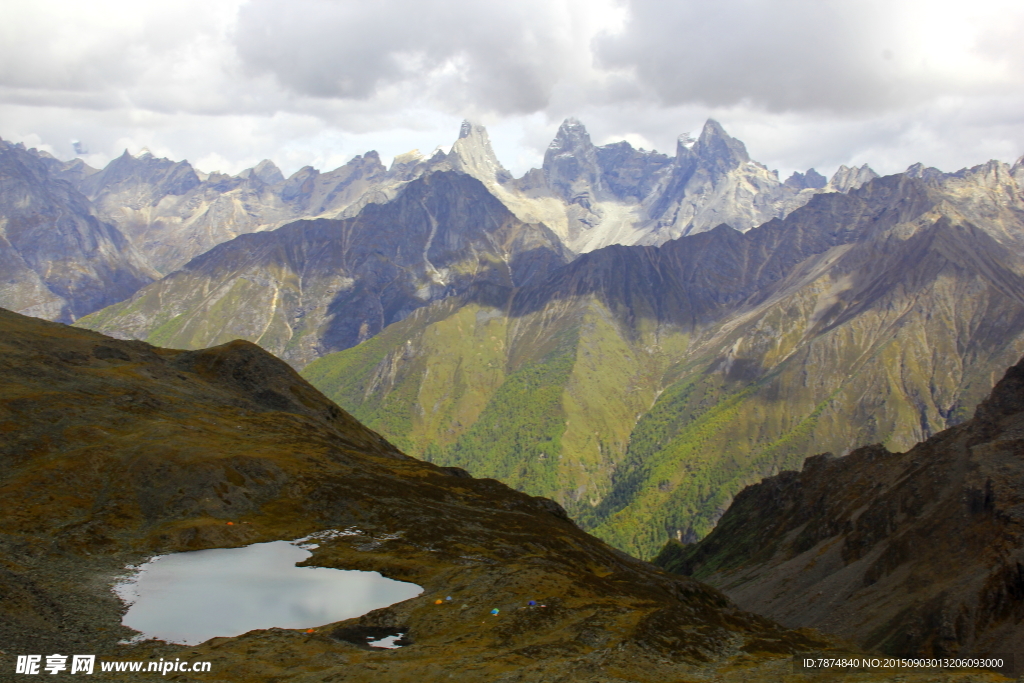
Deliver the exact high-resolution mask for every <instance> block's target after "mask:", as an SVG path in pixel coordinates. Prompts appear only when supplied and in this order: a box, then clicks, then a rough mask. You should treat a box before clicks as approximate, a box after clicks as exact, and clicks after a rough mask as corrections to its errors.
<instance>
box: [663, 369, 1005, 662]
mask: <svg viewBox="0 0 1024 683" xmlns="http://www.w3.org/2000/svg"><path fill="white" fill-rule="evenodd" d="M1021 434H1024V362H1021V363H1018V364H1017V365H1016V366H1013V367H1011V368H1010V369H1009V370H1008V371H1007V373H1006V375H1005V376H1004V377H1003V379H1002V380H1000V382H999V383H998V384H997V385H996V387H995V389H994V390H993V391H992V393H991V395H990V396H989V397H988V398H987V399H985V400H984V401H982V403H981V404H980V405H979V406H978V408H977V411H976V412H975V414H974V417H973V418H972V419H970V420H968V421H967V422H964V423H963V424H961V425H959V426H956V427H953V428H950V429H947V430H944V431H942V432H940V433H938V434H936V435H935V436H933V437H931V438H929V439H928V440H926V441H924V442H923V443H920V444H917V445H916V446H914V447H913V448H911V449H909V450H908V451H906V452H903V453H900V452H895V453H894V452H890V451H889V450H887V449H886V448H885V447H883V446H881V445H874V446H866V447H863V448H859V449H857V450H855V451H853V452H852V453H850V454H849V455H848V456H845V457H843V458H835V457H833V456H832V455H831V454H824V455H818V456H815V457H813V458H809V459H808V460H807V461H806V462H805V463H804V466H803V470H802V471H800V472H795V471H794V472H783V473H781V474H779V475H777V476H775V477H771V478H768V479H765V480H764V481H763V482H761V483H760V484H756V485H754V486H750V487H748V488H746V489H744V490H743V491H742V492H741V493H740V494H739V495H737V497H736V500H735V501H734V502H733V504H732V506H731V507H730V508H729V510H728V512H726V514H725V516H724V517H723V518H722V521H721V522H720V523H719V525H718V527H716V529H715V530H714V531H713V532H712V533H711V534H710V535H709V536H708V537H707V538H705V539H704V540H703V541H701V542H700V543H697V544H695V545H686V546H684V545H680V544H678V543H672V544H670V545H669V546H667V547H666V548H665V549H664V550H663V551H662V553H661V554H660V555H659V556H658V558H657V560H656V563H657V564H659V565H661V566H663V567H666V568H668V569H670V570H672V571H677V572H681V573H684V574H692V575H694V576H697V577H700V578H701V579H703V580H706V581H710V582H711V583H712V584H714V585H716V586H718V587H720V588H722V589H723V590H724V591H725V592H726V593H727V594H729V595H730V596H731V597H732V598H733V599H735V600H737V602H738V603H739V604H740V605H742V606H744V607H745V608H746V609H751V610H755V611H757V612H759V613H761V614H765V615H767V616H770V617H771V618H774V619H778V620H779V621H780V622H781V623H783V624H786V625H789V626H791V627H796V626H811V627H815V628H820V629H822V630H825V631H829V632H832V633H836V634H840V635H842V636H844V637H848V638H851V639H853V640H855V641H856V642H858V643H860V644H861V645H863V646H865V647H870V648H879V649H881V650H882V651H885V652H893V653H920V654H928V655H933V654H934V655H954V654H960V653H971V654H979V655H980V654H985V653H1008V652H1016V653H1019V652H1021V651H1024V627H1022V625H1021V622H1022V620H1024V594H1022V592H1021V590H1020V582H1021V573H1022V567H1024V527H1022V521H1024V488H1022V486H1021V482H1022V481H1024V461H1022V459H1021V456H1022V455H1024V451H1022V441H1021V439H1020V437H1021Z"/></svg>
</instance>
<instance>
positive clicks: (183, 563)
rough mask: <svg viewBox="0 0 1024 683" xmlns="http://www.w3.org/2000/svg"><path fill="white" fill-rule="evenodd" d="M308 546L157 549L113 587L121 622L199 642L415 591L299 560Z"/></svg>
mask: <svg viewBox="0 0 1024 683" xmlns="http://www.w3.org/2000/svg"><path fill="white" fill-rule="evenodd" d="M310 555H311V553H310V552H309V551H308V550H306V549H304V548H302V547H299V546H297V545H295V544H294V543H289V542H288V541H274V542H272V543H257V544H255V545H250V546H247V547H245V548H224V549H215V550H197V551H195V552H188V553H177V554H174V555H161V556H159V557H155V558H153V559H152V560H150V561H149V562H147V563H145V564H143V565H142V566H141V567H140V568H139V571H138V572H137V573H136V574H135V575H134V576H132V577H131V578H130V579H129V580H127V581H125V582H123V583H120V584H119V585H118V586H116V587H115V592H117V594H118V595H119V596H120V597H121V599H122V600H124V601H125V602H128V603H131V607H130V608H129V609H128V612H127V613H126V614H125V615H124V618H123V619H122V623H123V624H124V625H125V626H129V627H131V628H133V629H135V630H137V631H140V632H142V634H143V636H144V637H146V638H159V639H161V640H166V641H168V642H172V643H181V644H184V645H196V644H198V643H201V642H203V641H205V640H209V639H210V638H214V637H217V636H237V635H240V634H242V633H245V632H247V631H251V630H253V629H258V628H271V627H279V628H311V627H316V626H320V625H321V624H329V623H331V622H334V621H340V620H342V619H348V618H351V617H357V616H360V615H362V614H366V613H367V612H369V611H371V610H374V609H378V608H380V607H387V606H388V605H393V604H394V603H396V602H401V601H402V600H408V599H409V598H413V597H416V596H417V595H419V594H420V593H421V592H422V591H423V589H422V588H421V587H420V586H417V585H415V584H412V583H404V582H402V581H393V580H391V579H387V578H384V577H383V576H381V575H380V574H378V573H377V572H361V571H348V570H339V569H326V568H323V567H296V566H295V563H296V562H301V561H302V560H304V559H306V558H307V557H309V556H310Z"/></svg>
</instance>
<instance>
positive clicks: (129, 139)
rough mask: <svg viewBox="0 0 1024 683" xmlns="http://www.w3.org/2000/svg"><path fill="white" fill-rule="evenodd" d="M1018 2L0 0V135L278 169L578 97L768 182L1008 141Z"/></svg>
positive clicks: (589, 109) (1022, 118)
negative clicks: (713, 145)
mask: <svg viewBox="0 0 1024 683" xmlns="http://www.w3.org/2000/svg"><path fill="white" fill-rule="evenodd" d="M1021 36H1024V3H1021V2H1020V0H971V1H970V2H962V1H956V2H950V1H945V0H886V1H884V2H883V1H876V0H715V1H714V2H710V1H709V0H515V1H514V2H498V1H491V2H482V1H481V0H377V1H376V2H365V1H364V0H359V1H357V0H175V1H174V2H163V1H162V0H151V1H148V2H138V0H130V1H129V0H104V1H92V0H76V1H69V0H33V2H24V1H22V0H0V137H3V138H5V139H8V140H14V141H18V142H24V143H26V144H27V145H29V146H35V147H39V148H41V149H45V150H46V151H49V152H50V153H52V154H54V155H56V156H58V157H60V158H71V157H72V156H74V155H75V149H74V145H73V143H74V142H76V141H77V142H78V143H79V145H80V147H79V149H81V150H83V151H86V153H84V154H82V156H83V158H85V160H86V161H87V162H89V163H91V164H92V165H94V166H102V165H103V164H105V163H106V162H107V161H108V160H109V159H110V158H112V157H113V156H116V155H118V154H120V153H121V152H122V151H123V150H124V149H126V148H127V149H128V150H129V151H131V152H133V153H137V152H138V151H139V150H141V149H142V148H143V147H148V148H149V149H150V150H152V152H153V153H155V154H157V155H158V156H167V157H170V158H172V159H184V158H187V159H188V160H190V161H191V162H193V163H194V164H195V165H196V166H197V167H198V168H200V169H201V170H204V171H213V170H220V171H226V172H237V171H239V170H241V169H243V168H246V167H248V166H252V165H254V164H255V163H257V162H258V161H259V160H261V159H263V158H270V159H273V160H274V161H275V162H276V163H277V164H278V165H279V166H281V168H282V169H283V170H284V171H285V173H286V174H288V173H291V172H293V171H295V170H297V169H298V168H300V167H301V166H303V165H306V164H310V165H313V166H316V167H317V168H321V169H330V168H334V167H336V166H339V165H340V164H342V163H344V162H345V161H347V160H348V159H349V158H351V157H352V156H354V155H355V154H360V153H362V152H364V151H366V150H369V149H376V150H378V151H379V152H380V154H381V156H382V157H384V159H385V162H387V161H388V160H389V159H390V157H392V156H394V155H395V154H400V153H402V152H405V151H408V150H410V149H413V148H419V149H420V150H421V151H423V152H430V151H431V150H433V149H434V148H435V147H437V146H441V147H443V148H444V149H447V148H448V147H449V146H450V145H451V143H452V142H453V141H454V139H455V137H456V136H457V133H458V127H459V123H460V122H461V120H462V119H464V118H469V119H471V120H474V121H479V122H481V123H483V124H485V125H486V126H487V127H488V130H489V131H490V133H491V138H492V140H493V142H494V146H495V149H496V151H497V153H498V157H499V158H500V159H501V161H502V162H503V163H504V164H505V166H507V167H508V168H509V169H510V170H512V171H513V172H514V173H515V174H516V175H520V174H522V173H523V172H525V171H526V170H527V169H529V168H530V167H532V166H537V165H539V164H540V160H541V158H542V156H543V152H544V148H545V147H546V146H547V144H548V142H549V141H550V140H551V138H552V137H553V135H554V132H555V130H556V129H557V127H558V125H559V123H560V122H561V121H562V120H563V119H564V118H565V117H567V116H576V117H577V118H579V119H580V120H582V121H583V123H584V124H585V125H586V126H587V128H588V130H589V131H590V134H591V137H592V138H593V139H594V141H595V142H596V143H598V144H603V143H606V142H612V141H616V140H622V139H626V140H629V141H630V142H631V143H633V144H634V146H638V147H644V148H647V149H652V148H653V149H658V150H660V151H663V152H668V153H672V152H674V149H675V140H676V138H677V137H678V136H679V135H680V134H681V133H686V132H691V133H694V134H696V133H698V132H699V130H700V128H701V126H702V125H703V122H704V120H705V119H707V118H708V117H713V118H716V119H718V120H719V121H720V122H721V123H722V124H723V125H724V126H725V128H726V130H727V131H728V132H730V133H731V134H732V135H734V136H736V137H738V138H740V139H741V140H743V141H744V142H746V144H747V148H748V149H749V151H750V153H751V156H752V157H753V158H755V159H757V160H759V161H761V162H763V163H765V164H767V165H768V166H769V168H777V169H779V170H780V173H781V174H782V175H783V177H785V176H786V175H788V174H789V173H790V172H791V171H793V170H803V169H806V168H808V167H811V166H814V167H816V168H817V169H818V170H820V171H823V172H825V173H831V172H832V171H834V170H835V168H836V167H837V166H838V165H839V164H846V165H852V164H857V165H859V164H862V163H869V164H870V165H871V166H872V167H874V168H875V169H876V170H878V171H880V172H883V173H886V172H896V171H900V170H903V169H904V168H906V167H907V166H908V165H909V164H911V163H914V162H917V161H922V162H924V163H925V164H927V165H932V166H937V167H939V168H941V169H943V170H956V169H957V168H960V167H963V166H969V165H973V164H977V163H981V162H984V161H986V160H988V159H990V158H997V159H1002V160H1004V161H1013V160H1015V159H1016V158H1018V157H1019V156H1020V155H1021V154H1024V40H1022V39H1021Z"/></svg>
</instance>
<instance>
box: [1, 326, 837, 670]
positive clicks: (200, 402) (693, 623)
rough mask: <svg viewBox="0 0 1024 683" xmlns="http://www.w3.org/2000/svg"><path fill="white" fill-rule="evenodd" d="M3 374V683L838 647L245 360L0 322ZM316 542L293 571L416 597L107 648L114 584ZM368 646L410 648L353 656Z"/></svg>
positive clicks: (701, 656) (698, 659)
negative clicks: (208, 635) (6, 674)
mask: <svg viewBox="0 0 1024 683" xmlns="http://www.w3.org/2000/svg"><path fill="white" fill-rule="evenodd" d="M0 373H2V375H3V377H4V382H3V383H0V430H2V433H3V434H4V438H3V439H2V440H0V528H3V534H2V535H0V615H2V618H0V642H2V643H3V645H4V653H6V654H2V653H0V656H2V657H4V660H3V663H4V666H5V668H6V667H7V666H10V667H12V668H11V669H6V670H8V671H11V670H13V666H14V664H13V656H12V655H11V653H12V652H13V653H32V652H40V651H45V652H51V653H52V652H69V651H70V652H89V653H94V654H97V655H99V657H100V659H101V660H102V659H117V660H121V661H123V660H139V659H147V658H150V657H152V658H154V659H155V658H157V657H163V658H165V659H166V660H169V661H174V660H175V659H176V658H181V659H183V660H189V659H194V660H200V661H211V660H212V661H214V662H215V666H216V667H217V669H216V671H214V672H213V674H212V675H215V676H216V675H220V676H228V677H230V679H231V680H232V681H244V682H248V681H266V680H267V678H268V676H273V677H274V678H276V679H278V680H282V681H305V680H313V679H317V680H324V679H330V680H337V681H365V680H367V678H368V677H369V678H372V679H373V680H379V681H408V680H412V679H417V680H423V679H427V680H442V679H444V680H447V679H449V678H452V677H455V678H457V679H458V680H460V681H471V682H475V681H494V680H499V679H500V678H501V677H502V676H507V675H508V674H510V673H511V674H512V675H514V676H516V677H521V678H522V679H523V680H607V679H609V677H611V679H612V680H614V679H618V680H650V679H651V678H652V677H653V678H655V679H657V680H680V679H688V678H694V677H696V678H700V677H704V676H715V677H716V678H718V679H720V680H723V681H730V682H733V681H741V680H745V681H750V680H766V681H767V680H778V678H779V675H780V672H781V673H785V672H788V671H789V670H790V667H791V664H790V659H789V657H788V656H787V653H791V652H796V651H802V650H806V649H809V648H815V649H820V648H828V647H830V645H831V643H830V642H829V641H827V640H825V639H823V638H819V637H817V636H816V635H815V634H813V633H807V632H793V631H787V630H785V629H782V628H780V627H778V626H777V625H775V624H773V623H772V622H770V621H768V620H766V619H764V618H761V617H757V616H755V615H751V614H747V613H744V612H741V611H740V610H738V609H736V608H735V607H734V606H733V605H732V604H730V603H729V601H728V600H726V599H725V598H724V597H723V596H722V595H721V594H720V593H719V592H718V591H716V590H714V589H712V588H709V587H707V586H704V585H702V584H700V583H698V582H696V581H694V580H692V579H688V578H685V577H678V576H671V575H668V574H665V573H662V572H660V571H657V570H656V569H655V568H653V567H652V566H651V565H648V564H646V563H643V562H640V561H638V560H635V559H633V558H631V557H628V556H626V555H624V554H622V553H620V552H618V551H615V550H613V549H612V548H610V547H608V546H607V545H605V544H603V543H601V542H600V541H598V540H597V539H595V538H593V537H591V536H588V535H587V534H585V533H584V532H583V531H581V530H580V529H579V528H577V527H576V526H575V525H574V524H572V523H571V522H570V521H568V519H567V518H566V517H565V514H564V512H563V511H562V510H561V509H560V508H559V507H558V506H557V505H555V504H554V503H552V502H551V501H548V500H543V499H537V498H532V497H530V496H528V495H524V494H522V493H518V492H516V491H513V490H511V489H509V488H508V487H506V486H504V485H502V484H500V483H498V482H496V481H493V480H488V479H474V478H472V477H468V476H467V475H466V474H465V472H461V471H458V470H452V469H447V470H446V469H443V468H440V467H437V466H435V465H431V464H429V463H424V462H421V461H418V460H414V459H411V458H407V457H405V456H403V455H402V454H401V453H400V452H398V451H396V450H395V449H394V447H393V446H391V445H390V444H389V443H387V442H386V441H384V440H383V439H382V438H381V437H380V436H379V435H377V434H375V433H374V432H372V431H370V430H368V429H366V428H365V427H363V426H362V425H360V424H359V423H358V422H356V421H355V420H354V419H353V418H352V417H351V416H350V415H348V414H347V413H345V412H344V411H343V410H341V409H339V408H338V407H337V406H336V405H334V404H333V403H331V402H330V401H329V400H327V399H326V398H325V397H324V396H323V395H321V394H320V393H319V392H318V391H316V390H315V389H314V388H313V387H311V386H310V385H308V384H306V383H305V382H304V381H303V380H302V379H301V378H300V377H299V376H298V375H297V374H296V373H295V372H294V371H293V370H292V369H291V368H290V367H288V366H287V365H286V364H284V363H282V362H281V361H279V360H277V359H275V358H274V357H272V356H271V355H270V354H268V353H266V352H265V351H263V350H261V349H259V348H258V347H256V346H254V345H252V344H250V343H248V342H243V341H235V342H232V343H229V344H225V345H223V346H219V347H215V348H210V349H203V350H197V351H173V350H168V349H161V348H156V347H153V346H150V345H148V344H145V343H142V342H136V341H121V340H116V339H111V338H109V337H104V336H103V335H100V334H97V333H95V332H91V331H88V330H82V329H76V328H69V327H66V326H63V325H58V324H54V323H48V322H45V321H41V320H38V319H33V318H27V317H24V316H19V315H17V314H13V313H10V312H8V311H4V310H0ZM342 529H345V530H347V531H348V533H346V534H338V533H333V534H332V533H331V532H332V531H335V532H337V531H339V530H342ZM316 532H327V533H326V534H324V538H323V539H322V540H319V541H318V542H319V547H317V548H316V550H315V552H314V554H313V557H312V558H310V560H309V561H307V563H306V564H309V565H313V566H322V567H334V568H339V569H359V570H364V571H378V572H381V573H382V574H384V575H386V576H389V577H393V578H395V579H399V580H405V581H411V582H415V583H417V584H419V585H421V586H422V587H423V589H424V593H423V594H422V595H421V596H420V597H417V598H413V599H411V600H406V601H404V602H401V603H398V604H396V605H392V606H391V607H388V608H385V609H379V610H375V611H373V612H371V613H369V614H367V615H365V616H363V617H359V618H355V619H349V620H347V621H343V622H339V623H334V624H323V625H321V624H316V625H315V626H316V627H317V628H316V630H315V632H314V633H312V634H309V633H307V632H306V631H305V630H304V629H303V630H301V631H298V630H285V629H269V630H264V631H253V632H250V633H248V634H244V635H242V636H238V637H232V638H219V639H216V640H213V641H210V642H207V643H205V644H202V645H199V646H195V647H183V646H175V645H169V644H164V643H160V642H153V641H150V642H147V643H142V644H136V645H119V644H118V641H119V640H121V639H126V638H129V637H131V636H132V635H133V633H132V632H131V631H130V630H129V629H127V628H126V627H123V626H122V625H121V624H120V619H121V614H122V609H123V606H122V605H121V604H120V603H119V602H118V600H117V599H116V598H115V597H114V595H113V593H112V592H111V590H110V585H111V583H112V582H113V581H114V579H115V577H116V576H117V575H119V574H121V573H122V572H124V568H125V565H127V564H134V563H138V562H140V561H142V560H144V559H146V558H147V557H150V556H152V555H158V554H165V553H172V552H180V551H185V550H199V549H204V548H217V547H238V546H245V545H248V544H251V543H256V542H265V541H272V540H278V539H283V540H291V539H296V538H300V537H306V536H308V535H309V534H312V533H316ZM449 595H450V596H453V598H454V600H453V601H452V602H451V603H443V604H441V605H437V604H435V599H436V598H437V597H438V596H441V597H442V598H443V597H444V596H449ZM529 600H535V601H538V604H539V605H543V606H542V607H541V606H537V607H528V606H527V602H528V601H529ZM495 607H497V608H499V609H500V614H499V615H497V616H494V615H492V614H491V613H490V612H491V610H492V609H493V608H495ZM382 630H383V631H385V632H396V631H401V632H403V633H405V634H406V640H407V641H411V643H412V644H411V645H407V646H405V647H403V648H401V649H398V650H374V649H371V648H367V647H366V645H365V640H366V636H367V635H370V634H374V633H377V634H379V633H380V632H381V631H382ZM98 677H99V678H102V675H101V676H98Z"/></svg>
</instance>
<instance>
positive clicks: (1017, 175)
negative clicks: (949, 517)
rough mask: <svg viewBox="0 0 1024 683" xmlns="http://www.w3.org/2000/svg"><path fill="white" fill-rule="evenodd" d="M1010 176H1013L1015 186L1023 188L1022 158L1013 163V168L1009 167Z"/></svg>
mask: <svg viewBox="0 0 1024 683" xmlns="http://www.w3.org/2000/svg"><path fill="white" fill-rule="evenodd" d="M1010 175H1012V176H1013V178H1014V180H1016V181H1017V184H1018V185H1020V186H1021V187H1022V188H1024V156H1021V158H1020V159H1017V161H1015V162H1014V164H1013V166H1011V167H1010Z"/></svg>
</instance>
